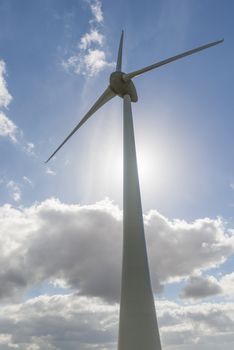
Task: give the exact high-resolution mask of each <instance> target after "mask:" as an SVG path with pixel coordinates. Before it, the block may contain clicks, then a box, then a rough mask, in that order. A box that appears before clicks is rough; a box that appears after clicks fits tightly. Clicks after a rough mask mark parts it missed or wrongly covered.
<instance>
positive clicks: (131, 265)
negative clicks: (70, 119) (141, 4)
mask: <svg viewBox="0 0 234 350" xmlns="http://www.w3.org/2000/svg"><path fill="white" fill-rule="evenodd" d="M222 41H223V40H219V41H215V42H212V43H209V44H206V45H203V46H200V47H197V48H195V49H192V50H189V51H186V52H183V53H181V54H179V55H176V56H173V57H170V58H168V59H166V60H163V61H160V62H157V63H154V64H152V65H150V66H147V67H144V68H142V69H139V70H137V71H134V72H131V73H127V74H125V73H123V72H122V51H123V32H122V35H121V39H120V44H119V50H118V58H117V64H116V70H115V72H113V73H112V74H111V75H110V84H109V86H108V87H107V89H106V90H105V91H104V92H103V94H102V95H101V96H100V97H99V99H98V100H97V101H96V102H95V103H94V105H93V106H92V107H91V108H90V110H89V111H88V112H87V113H86V115H85V116H84V117H83V118H82V119H81V121H80V122H79V123H78V124H77V125H76V126H75V128H74V129H73V130H72V131H71V132H70V134H69V135H68V136H67V137H66V139H65V140H64V141H63V142H62V143H61V144H60V146H59V147H58V148H57V149H56V150H55V151H54V152H53V153H52V155H51V156H50V157H49V159H48V160H47V161H46V162H48V161H49V160H50V159H51V158H52V157H53V156H54V155H55V154H56V153H57V152H58V150H59V149H60V148H61V147H62V146H63V145H64V144H65V143H66V142H67V141H68V140H69V139H70V137H71V136H72V135H73V134H74V133H75V132H76V131H77V130H78V129H79V128H80V127H81V126H82V125H83V124H84V123H85V122H86V121H87V120H88V119H89V118H90V117H91V116H92V115H93V114H94V113H95V112H96V111H97V110H98V109H99V108H101V107H102V106H103V105H104V104H105V103H106V102H108V101H109V100H110V99H112V98H113V97H114V96H116V95H118V96H120V97H122V98H123V104H124V108H123V109H124V110H123V114H124V123H123V125H124V128H123V129H124V130H123V132H124V148H123V153H124V154H123V158H124V189H123V258H122V284H121V301H120V318H119V338H118V350H161V343H160V336H159V331H158V324H157V318H156V312H155V306H154V298H153V293H152V288H151V282H150V273H149V266H148V258H147V251H146V243H145V233H144V224H143V216H142V207H141V195H140V187H139V180H138V170H137V159H136V149H135V140H134V129H133V120H132V109H131V102H137V100H138V97H137V92H136V88H135V86H134V84H133V82H132V80H131V79H132V78H134V77H136V76H138V75H140V74H143V73H145V72H148V71H150V70H152V69H155V68H158V67H161V66H163V65H165V64H168V63H171V62H173V61H176V60H178V59H181V58H183V57H186V56H189V55H192V54H194V53H196V52H199V51H201V50H204V49H207V48H209V47H211V46H214V45H217V44H219V43H221V42H222Z"/></svg>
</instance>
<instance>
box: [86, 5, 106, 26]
mask: <svg viewBox="0 0 234 350" xmlns="http://www.w3.org/2000/svg"><path fill="white" fill-rule="evenodd" d="M89 4H90V9H91V12H92V14H93V16H94V19H95V21H97V22H98V23H101V22H103V19H104V18H103V12H102V3H101V1H100V0H89Z"/></svg>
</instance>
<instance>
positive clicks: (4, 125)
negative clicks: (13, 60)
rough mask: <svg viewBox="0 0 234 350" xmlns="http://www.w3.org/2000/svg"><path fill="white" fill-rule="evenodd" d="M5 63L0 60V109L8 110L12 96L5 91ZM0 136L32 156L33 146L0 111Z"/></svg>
mask: <svg viewBox="0 0 234 350" xmlns="http://www.w3.org/2000/svg"><path fill="white" fill-rule="evenodd" d="M5 75H6V63H5V62H4V61H3V60H0V108H8V106H9V104H10V102H11V100H12V96H11V94H10V93H9V91H8V89H7V83H6V80H5ZM0 136H2V137H6V138H8V139H10V140H11V141H12V142H13V143H17V144H19V145H20V147H21V148H22V150H23V151H25V152H26V153H28V154H30V155H33V154H34V152H33V149H34V144H33V143H31V142H27V141H25V139H24V134H23V131H22V130H21V129H20V128H19V127H18V126H17V125H16V124H15V123H14V122H13V121H12V120H11V119H10V118H9V117H7V116H6V114H5V113H4V112H2V111H1V110H0Z"/></svg>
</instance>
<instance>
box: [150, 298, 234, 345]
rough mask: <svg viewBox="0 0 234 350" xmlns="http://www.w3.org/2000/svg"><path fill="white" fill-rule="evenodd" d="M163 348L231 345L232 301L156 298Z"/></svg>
mask: <svg viewBox="0 0 234 350" xmlns="http://www.w3.org/2000/svg"><path fill="white" fill-rule="evenodd" d="M156 308H157V310H158V317H159V325H160V331H161V337H162V342H163V348H165V349H167V348H168V349H170V348H171V347H172V346H173V349H175V350H177V349H181V348H182V349H190V350H193V349H194V350H195V349H198V348H199V349H200V350H206V349H210V350H211V349H216V350H218V349H225V350H228V349H230V348H232V347H233V345H234V331H233V329H234V303H220V304H219V303H202V304H197V305H196V304H194V305H183V304H182V305H181V304H177V303H173V302H167V301H162V302H160V301H159V302H157V303H156Z"/></svg>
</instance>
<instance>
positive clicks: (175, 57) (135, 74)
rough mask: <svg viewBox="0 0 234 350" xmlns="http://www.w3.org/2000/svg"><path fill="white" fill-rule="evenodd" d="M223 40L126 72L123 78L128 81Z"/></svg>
mask: <svg viewBox="0 0 234 350" xmlns="http://www.w3.org/2000/svg"><path fill="white" fill-rule="evenodd" d="M223 41H224V39H222V40H218V41H214V42H212V43H209V44H206V45H203V46H199V47H196V48H195V49H192V50H189V51H185V52H183V53H181V54H179V55H176V56H173V57H170V58H167V59H166V60H163V61H160V62H157V63H154V64H151V65H150V66H147V67H145V68H142V69H139V70H136V71H135V72H132V73H128V74H124V75H123V79H124V80H125V81H127V80H129V79H132V78H134V77H135V76H137V75H140V74H142V73H145V72H148V71H150V70H152V69H155V68H158V67H161V66H163V65H165V64H168V63H171V62H173V61H176V60H179V59H180V58H183V57H186V56H189V55H192V54H194V53H196V52H199V51H202V50H205V49H208V48H209V47H211V46H215V45H218V44H220V43H222V42H223Z"/></svg>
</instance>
